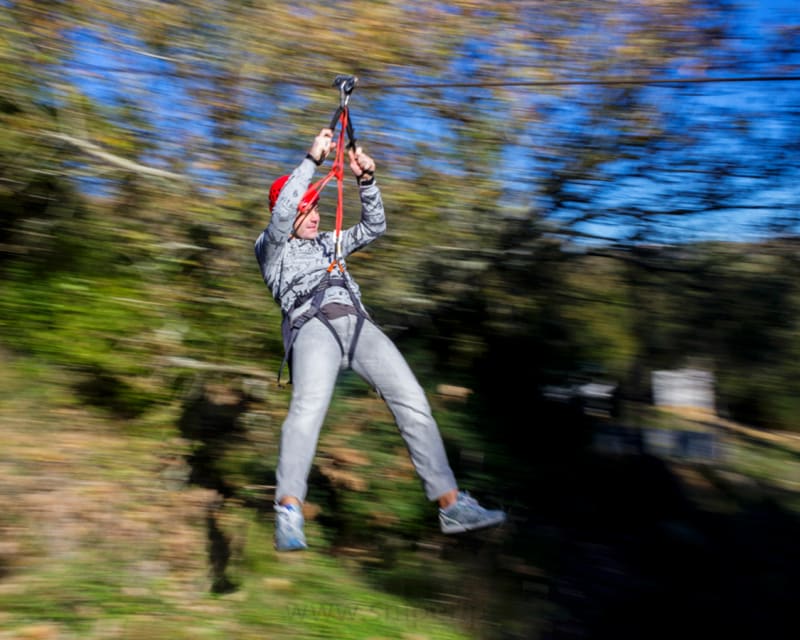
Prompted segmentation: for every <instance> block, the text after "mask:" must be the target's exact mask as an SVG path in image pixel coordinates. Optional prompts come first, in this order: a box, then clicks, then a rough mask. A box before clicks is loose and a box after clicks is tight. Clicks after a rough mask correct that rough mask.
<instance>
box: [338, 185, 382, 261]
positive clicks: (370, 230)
mask: <svg viewBox="0 0 800 640" xmlns="http://www.w3.org/2000/svg"><path fill="white" fill-rule="evenodd" d="M359 195H360V197H361V220H360V221H359V222H358V224H356V225H354V226H352V227H349V228H348V229H345V230H344V231H343V232H342V253H343V254H344V255H345V256H347V255H349V254H351V253H353V252H354V251H357V250H358V249H361V248H362V247H365V246H366V245H368V244H369V243H370V242H372V241H373V240H375V239H377V238H380V237H381V236H382V235H383V234H384V233H385V232H386V212H385V211H384V208H383V199H382V198H381V191H380V189H379V188H378V185H377V183H374V182H373V183H372V184H371V185H368V186H364V187H359Z"/></svg>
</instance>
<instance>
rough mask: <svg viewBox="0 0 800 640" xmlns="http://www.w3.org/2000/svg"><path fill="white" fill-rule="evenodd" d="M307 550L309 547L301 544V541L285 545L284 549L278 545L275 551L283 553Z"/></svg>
mask: <svg viewBox="0 0 800 640" xmlns="http://www.w3.org/2000/svg"><path fill="white" fill-rule="evenodd" d="M305 549H308V545H307V544H304V543H302V542H299V541H295V542H292V543H290V544H288V545H285V546H282V547H279V546H278V545H277V544H276V545H275V551H281V552H283V551H304V550H305Z"/></svg>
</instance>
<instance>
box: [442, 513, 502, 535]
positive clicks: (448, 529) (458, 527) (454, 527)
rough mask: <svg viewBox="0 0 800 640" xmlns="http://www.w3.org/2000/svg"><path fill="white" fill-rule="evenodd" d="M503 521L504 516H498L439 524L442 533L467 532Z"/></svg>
mask: <svg viewBox="0 0 800 640" xmlns="http://www.w3.org/2000/svg"><path fill="white" fill-rule="evenodd" d="M505 521H506V517H505V516H498V517H497V518H493V519H492V520H483V521H482V522H476V523H474V524H461V523H460V522H459V523H454V524H441V523H440V524H441V529H442V533H445V534H452V533H467V532H468V531H477V530H478V529H486V528H487V527H496V526H497V525H500V524H503V523H504V522H505Z"/></svg>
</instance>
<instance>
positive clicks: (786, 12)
mask: <svg viewBox="0 0 800 640" xmlns="http://www.w3.org/2000/svg"><path fill="white" fill-rule="evenodd" d="M740 5H741V6H742V8H743V10H744V11H743V13H742V16H743V18H742V20H741V22H740V24H739V28H740V29H741V33H742V34H743V36H745V38H743V40H742V42H741V45H742V46H747V47H749V46H753V47H754V50H755V49H756V46H757V43H758V41H759V40H760V37H761V36H762V35H763V34H764V33H766V32H767V31H768V29H770V28H772V27H774V26H775V25H780V24H784V23H786V22H793V23H795V24H798V23H800V0H761V1H758V0H747V1H744V2H740ZM74 37H75V38H76V39H77V41H78V42H79V47H78V53H79V55H78V58H77V60H76V64H75V66H74V70H75V71H76V73H74V74H73V79H74V80H75V81H76V83H77V84H79V85H80V86H81V87H82V88H83V89H84V90H86V91H87V92H88V93H89V94H90V95H91V96H93V97H95V98H97V99H99V100H100V101H102V102H104V103H107V104H114V103H119V101H120V100H125V99H128V98H131V99H134V100H135V99H136V98H137V94H138V93H140V92H141V95H147V96H148V98H149V99H150V100H151V101H155V104H150V105H149V109H150V110H149V114H148V115H149V116H150V117H151V118H152V119H153V123H154V124H155V127H156V128H155V130H154V132H153V134H151V135H152V142H153V145H154V148H155V151H154V152H153V153H152V154H150V156H149V157H147V158H145V159H144V160H145V161H147V162H148V163H149V164H153V165H155V166H160V165H161V162H160V156H161V155H163V156H165V157H168V156H170V155H172V152H176V153H175V154H174V155H176V156H178V157H180V155H181V154H180V149H181V148H182V147H183V146H184V145H187V141H189V140H190V139H191V138H192V137H200V138H204V139H208V138H210V136H211V132H210V128H209V125H208V121H207V119H206V118H205V117H204V113H203V112H202V110H201V109H200V107H199V106H198V104H196V103H195V102H193V101H192V99H191V98H190V97H189V96H188V95H187V94H186V92H185V91H184V90H183V89H182V88H181V87H180V86H177V85H176V84H175V83H174V82H172V81H171V80H170V79H169V76H168V75H166V74H164V73H163V72H164V71H165V70H167V69H168V66H167V64H166V63H165V62H164V61H162V60H159V59H158V58H155V57H150V56H145V55H142V54H137V53H135V51H136V50H137V47H135V46H130V47H126V48H124V49H119V48H117V49H114V48H110V47H109V46H108V45H107V44H105V43H104V42H103V41H102V40H101V39H99V38H97V37H96V36H95V35H94V34H93V33H92V32H91V31H87V30H82V31H76V32H75V34H74ZM117 37H118V39H120V40H122V41H124V38H125V37H126V36H125V34H124V33H120V34H118V36H117ZM751 37H752V40H750V38H751ZM129 44H130V45H135V44H136V43H134V42H130V43H129ZM754 61H755V62H760V61H759V60H758V59H757V57H755V56H754ZM759 66H760V67H761V68H762V69H765V68H766V67H765V65H759V64H756V65H755V67H754V71H757V70H758V68H759ZM92 67H99V68H103V67H120V68H133V69H137V70H138V73H135V74H133V73H131V74H125V73H123V72H114V73H110V74H109V73H103V72H102V71H96V72H92V71H91V69H92ZM792 86H794V87H797V88H798V89H800V83H797V84H796V85H792ZM784 89H785V86H783V87H781V86H779V85H776V84H774V83H769V84H767V83H764V84H763V85H761V84H750V83H742V84H738V85H733V84H728V85H713V86H712V85H704V87H703V90H702V97H700V98H696V99H695V100H696V101H697V104H705V105H706V106H728V107H731V106H732V107H734V108H736V107H737V105H741V107H742V108H743V109H754V108H759V106H760V105H763V104H766V103H775V104H777V103H780V102H781V101H787V100H794V97H793V96H794V94H796V93H797V91H796V90H795V91H791V92H786V91H784ZM531 91H532V92H533V91H534V90H533V89H531ZM654 92H657V93H658V92H660V93H661V94H663V95H666V96H668V93H669V92H670V89H667V88H663V89H658V88H655V89H654ZM451 93H452V94H453V96H454V100H455V101H457V100H458V91H457V90H453V91H451ZM378 95H379V94H378V93H370V94H369V96H368V98H366V97H365V98H364V100H367V99H369V100H370V101H371V102H372V108H375V106H376V105H378V108H380V101H379V100H378ZM333 99H334V96H333V94H332V100H333ZM666 99H674V97H669V96H668V97H667V98H666ZM359 102H361V100H360V96H359ZM385 103H386V105H385V107H386V108H391V109H397V110H398V112H399V113H398V118H402V120H403V123H404V124H405V125H409V124H410V125H412V126H416V127H418V129H419V137H423V136H424V137H425V138H426V139H431V140H432V141H434V142H435V139H436V138H437V137H440V136H442V135H443V134H444V131H445V129H444V128H442V127H440V126H439V123H437V122H433V121H432V120H431V119H430V118H429V117H427V116H426V115H425V114H422V113H420V112H418V111H417V112H415V111H414V110H413V108H409V107H403V103H402V99H401V98H393V99H391V100H386V101H385ZM332 106H333V102H332ZM358 106H359V105H356V106H354V110H356V109H357V108H358ZM691 108H694V106H693V105H691ZM354 119H355V123H356V127H357V128H358V124H359V122H360V121H361V120H360V119H359V118H358V113H356V117H355V118H354ZM415 119H416V121H415ZM415 122H416V124H415ZM254 126H259V127H263V121H259V120H258V119H256V118H254ZM356 133H357V135H358V133H359V132H358V131H356ZM412 133H413V132H412ZM432 134H433V135H432ZM261 136H263V137H264V139H265V141H268V134H267V132H261V133H259V132H258V131H254V132H253V137H254V139H255V140H258V139H259V137H261ZM514 157H515V155H514V153H510V154H509V155H508V156H507V161H508V162H509V166H508V167H507V170H510V171H509V173H510V174H511V175H512V176H513V175H514V174H515V172H516V171H517V170H519V171H520V172H521V173H520V176H521V177H523V179H524V173H523V172H522V171H523V169H524V168H523V167H514V166H512V164H513V159H514ZM192 160H193V161H194V162H196V166H197V167H199V169H198V171H199V172H200V176H201V177H202V180H201V181H202V182H204V183H206V184H207V185H209V186H210V185H211V184H212V182H213V177H214V174H213V172H212V171H207V170H204V169H203V168H202V167H203V158H193V159H192ZM517 182H519V183H521V182H522V180H518V181H517ZM511 186H513V184H512V185H511ZM512 191H513V190H512ZM775 195H776V196H777V197H779V198H781V199H782V198H786V197H787V196H788V197H790V198H794V201H795V202H797V201H799V200H800V196H798V194H797V193H794V194H792V193H789V194H787V193H785V192H779V193H777V194H775ZM754 215H755V214H754V213H753V212H752V211H749V212H744V213H742V214H741V220H740V222H738V223H737V225H736V226H737V227H738V228H740V229H743V230H744V229H746V228H747V226H748V224H747V222H749V221H751V220H752V218H753V216H754ZM732 220H733V215H728V217H727V218H726V222H728V223H729V222H731V221H732ZM728 226H729V225H728V224H724V225H721V224H715V225H709V226H708V228H707V231H706V233H708V232H711V231H713V232H715V233H716V232H719V231H720V230H724V229H725V228H727V227H728ZM596 230H597V231H599V232H601V233H606V232H607V230H608V227H605V226H604V227H603V228H599V227H598V228H597V229H596ZM702 232H703V229H700V230H693V231H692V233H702Z"/></svg>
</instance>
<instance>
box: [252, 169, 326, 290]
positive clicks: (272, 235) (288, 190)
mask: <svg viewBox="0 0 800 640" xmlns="http://www.w3.org/2000/svg"><path fill="white" fill-rule="evenodd" d="M315 169H316V165H315V164H314V163H313V162H312V161H311V160H309V159H308V158H306V159H304V160H303V161H302V162H301V163H300V164H299V165H298V166H297V167H296V168H295V170H294V171H292V173H291V175H290V176H289V179H288V180H287V181H286V184H285V185H284V187H283V189H281V193H280V195H279V196H278V199H277V201H276V202H275V207H274V208H273V209H272V217H271V218H270V220H269V224H268V225H267V227H266V229H264V230H263V231H262V232H261V234H260V235H259V236H258V238H256V241H255V247H254V249H255V253H256V260H258V264H259V266H260V267H261V276H262V277H263V278H264V280H265V281H266V280H267V274H268V273H269V272H270V270H271V267H272V265H273V263H274V262H275V260H277V257H278V256H279V255H280V248H281V247H282V246H283V244H284V243H285V242H286V240H288V238H289V235H290V234H291V233H292V225H293V224H294V219H295V216H296V215H297V205H298V204H300V199H301V198H302V197H303V195H304V194H305V192H306V190H307V189H308V185H309V184H311V179H312V178H313V177H314V170H315Z"/></svg>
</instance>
